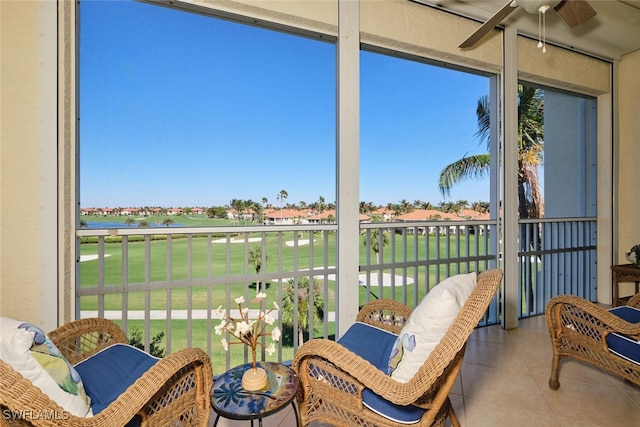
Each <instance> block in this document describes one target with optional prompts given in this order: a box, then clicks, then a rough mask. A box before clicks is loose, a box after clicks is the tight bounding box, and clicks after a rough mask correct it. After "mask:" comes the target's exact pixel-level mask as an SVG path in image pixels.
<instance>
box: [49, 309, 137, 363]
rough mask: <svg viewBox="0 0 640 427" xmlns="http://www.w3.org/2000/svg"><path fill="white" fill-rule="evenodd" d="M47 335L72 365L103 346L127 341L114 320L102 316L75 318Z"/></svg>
mask: <svg viewBox="0 0 640 427" xmlns="http://www.w3.org/2000/svg"><path fill="white" fill-rule="evenodd" d="M47 335H48V336H49V338H51V341H53V343H54V344H55V345H56V346H57V347H58V348H59V349H60V351H61V352H62V354H64V356H65V357H66V358H67V359H68V360H69V362H71V364H73V365H75V364H76V363H79V362H81V361H83V360H84V359H86V358H87V357H89V356H91V355H92V354H95V353H97V352H98V351H100V350H102V349H103V348H105V347H109V346H110V345H113V344H116V343H122V344H127V343H128V340H127V336H126V335H125V333H124V332H123V331H122V329H120V327H119V326H118V325H117V324H116V323H115V322H113V321H111V320H108V319H102V318H89V319H80V320H75V321H73V322H70V323H67V324H66V325H64V326H61V327H59V328H57V329H55V330H53V331H51V332H49V333H48V334H47Z"/></svg>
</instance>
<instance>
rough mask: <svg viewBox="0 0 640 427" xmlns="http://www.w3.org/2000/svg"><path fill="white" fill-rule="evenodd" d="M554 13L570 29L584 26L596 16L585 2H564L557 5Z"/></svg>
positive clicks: (576, 0) (583, 0)
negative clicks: (556, 13)
mask: <svg viewBox="0 0 640 427" xmlns="http://www.w3.org/2000/svg"><path fill="white" fill-rule="evenodd" d="M554 9H555V11H556V12H558V15H560V18H562V20H563V21H564V22H565V23H566V24H567V25H568V26H569V27H571V28H575V27H577V26H578V25H581V24H584V23H585V22H587V21H588V20H590V19H591V18H593V17H594V16H596V15H597V13H596V11H595V10H593V8H592V7H591V6H590V5H589V3H587V2H586V0H565V1H563V2H561V3H560V4H559V5H557V6H556V7H555V8H554Z"/></svg>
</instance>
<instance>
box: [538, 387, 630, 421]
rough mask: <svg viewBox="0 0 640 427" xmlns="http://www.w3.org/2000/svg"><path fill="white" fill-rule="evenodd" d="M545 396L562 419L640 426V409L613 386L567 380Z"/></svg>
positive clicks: (545, 391) (546, 392) (547, 391)
mask: <svg viewBox="0 0 640 427" xmlns="http://www.w3.org/2000/svg"><path fill="white" fill-rule="evenodd" d="M543 393H544V394H545V396H546V398H547V400H548V401H549V405H550V406H551V408H552V409H553V412H554V414H555V415H556V416H557V417H559V418H565V419H570V420H575V421H582V422H585V423H592V424H595V425H599V426H603V427H613V426H621V427H622V426H637V425H640V407H639V406H638V405H637V404H636V403H634V402H633V401H632V400H631V399H629V398H627V397H626V396H625V395H624V394H623V393H621V392H620V390H619V389H618V388H617V387H615V386H611V385H610V384H606V383H605V384H591V383H588V382H582V381H575V380H565V381H563V382H561V386H560V388H559V389H558V390H551V389H546V390H544V391H543Z"/></svg>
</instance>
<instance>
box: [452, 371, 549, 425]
mask: <svg viewBox="0 0 640 427" xmlns="http://www.w3.org/2000/svg"><path fill="white" fill-rule="evenodd" d="M461 375H462V392H463V396H464V398H465V410H466V411H468V406H467V405H466V398H467V397H469V398H473V399H474V401H475V402H482V403H490V404H495V405H502V406H507V407H510V408H513V409H518V410H527V411H531V412H539V413H544V414H552V411H551V407H550V406H549V404H548V403H547V400H546V399H545V397H544V395H543V393H542V392H541V391H540V388H539V386H538V383H537V382H536V381H535V379H534V378H533V376H532V375H531V374H530V373H529V372H522V371H506V370H501V369H499V368H492V367H486V366H482V365H474V364H463V366H462V374H461ZM470 417H471V415H470V413H469V412H467V418H470Z"/></svg>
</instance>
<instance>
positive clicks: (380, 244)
mask: <svg viewBox="0 0 640 427" xmlns="http://www.w3.org/2000/svg"><path fill="white" fill-rule="evenodd" d="M371 222H382V218H380V217H379V216H378V215H374V216H373V217H372V218H371ZM369 242H370V247H371V250H372V251H373V253H374V254H375V256H376V262H377V263H378V265H382V249H383V248H384V247H385V246H387V245H388V244H389V236H388V233H385V232H384V229H381V228H374V229H372V230H371V233H369ZM362 243H363V244H364V247H365V248H366V247H367V237H366V235H365V237H364V240H363V242H362ZM382 280H383V271H382V269H379V270H378V283H382Z"/></svg>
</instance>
